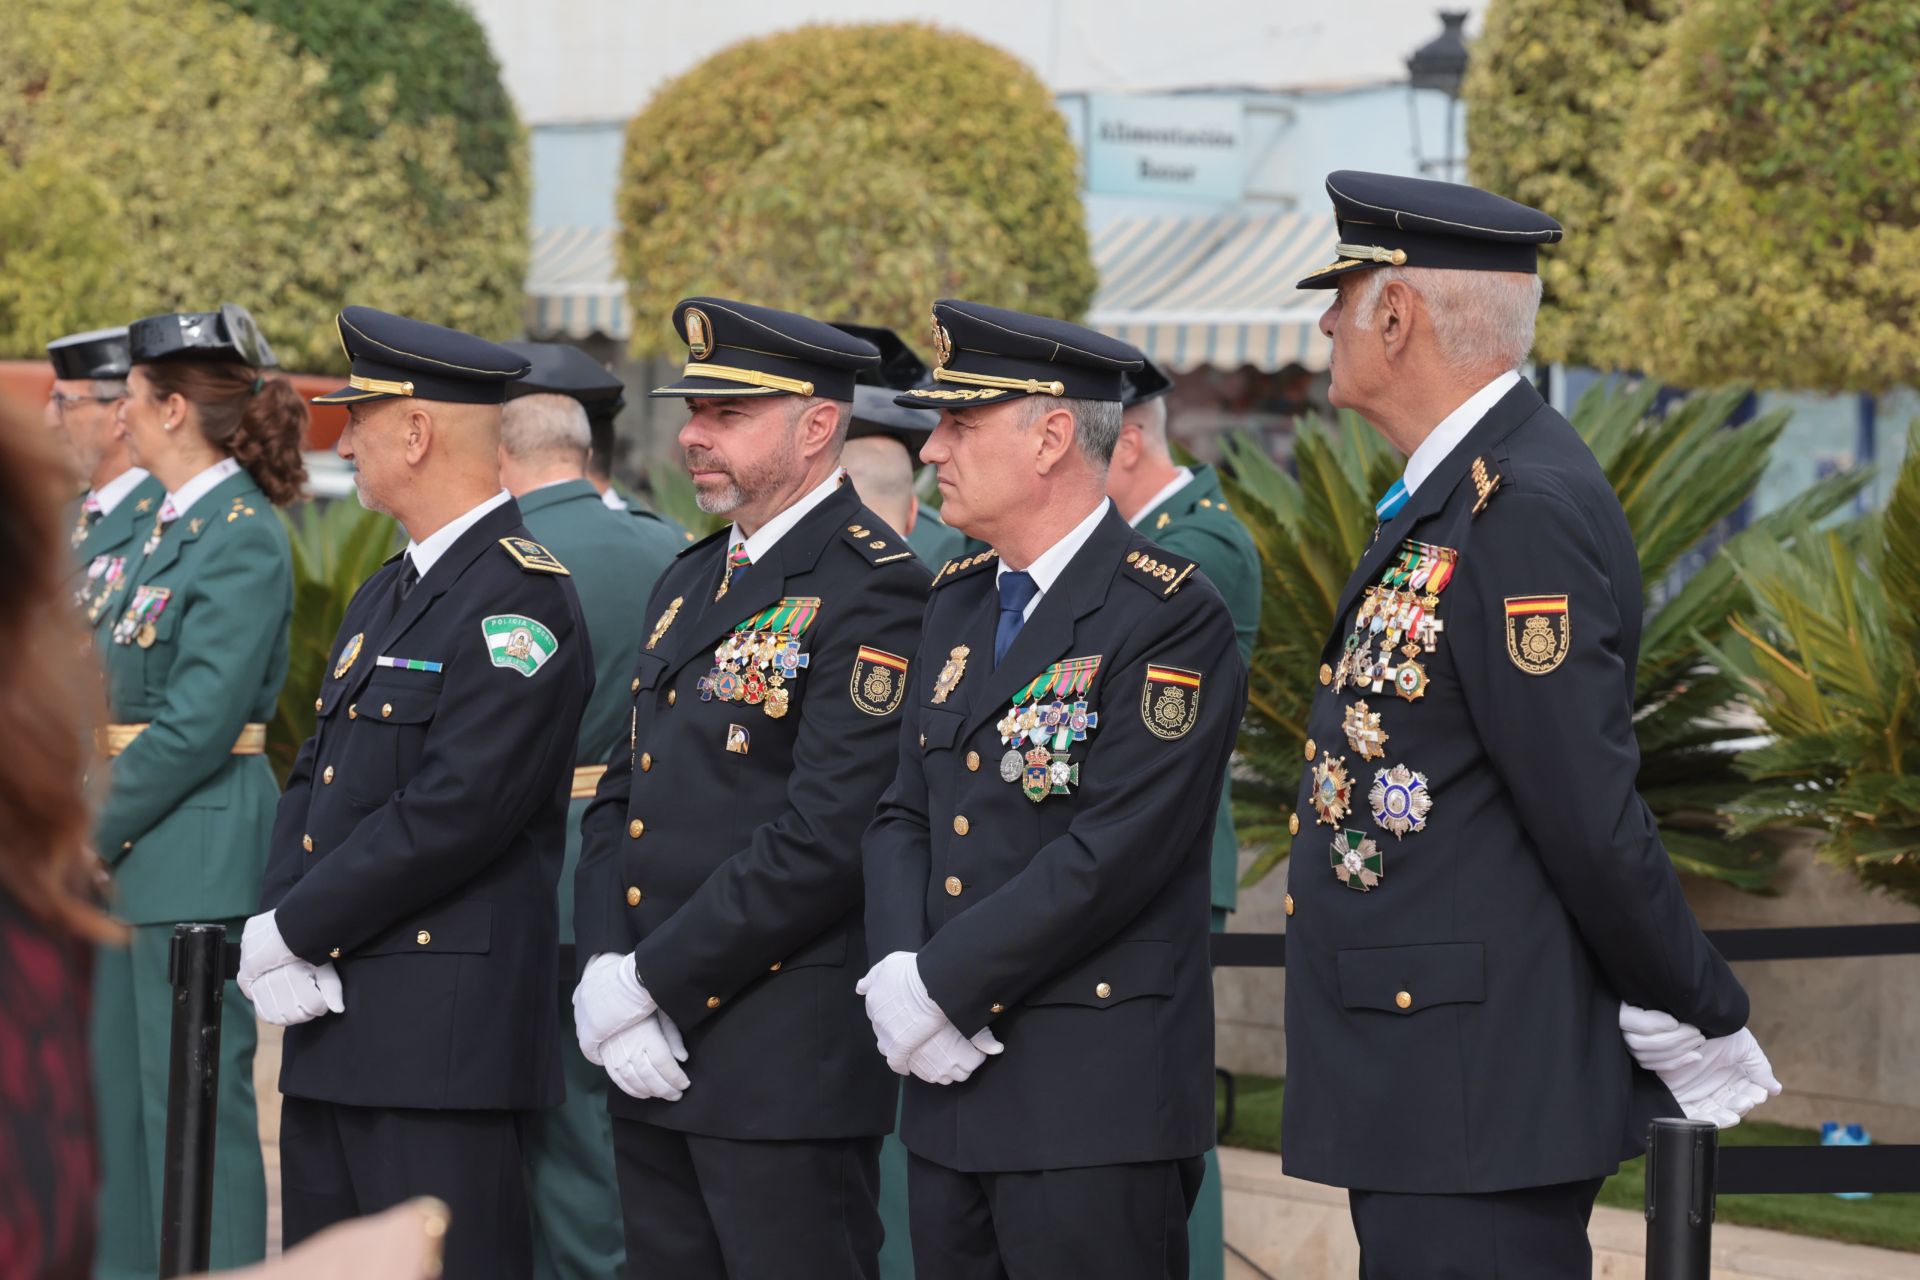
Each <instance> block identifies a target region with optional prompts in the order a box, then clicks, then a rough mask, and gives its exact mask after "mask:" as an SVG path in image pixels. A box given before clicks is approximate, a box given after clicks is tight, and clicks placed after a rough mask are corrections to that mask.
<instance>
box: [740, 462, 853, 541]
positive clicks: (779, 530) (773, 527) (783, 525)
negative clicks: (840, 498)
mask: <svg viewBox="0 0 1920 1280" xmlns="http://www.w3.org/2000/svg"><path fill="white" fill-rule="evenodd" d="M846 474H847V473H846V471H845V470H844V469H843V468H840V467H835V468H834V469H833V474H832V475H830V476H828V477H827V478H826V479H825V480H822V481H821V482H820V483H819V484H817V485H815V486H814V487H813V488H812V489H811V490H809V491H808V492H807V493H806V495H805V496H804V497H802V498H801V499H800V500H799V501H798V502H796V503H794V504H793V505H792V506H790V507H788V508H787V509H786V510H785V511H782V512H781V513H780V514H779V515H777V516H775V517H774V518H773V519H771V520H769V521H767V522H766V523H765V524H763V525H761V526H760V527H759V528H758V529H756V530H754V533H753V536H752V537H750V538H748V539H746V544H747V558H748V559H749V560H752V561H753V562H754V563H755V564H758V563H759V562H760V560H761V558H762V557H763V556H765V555H766V554H767V552H769V551H771V550H773V548H774V544H776V543H777V542H779V541H780V539H781V538H783V537H785V536H786V534H787V531H788V530H790V529H792V528H793V526H795V525H797V524H799V523H800V521H801V520H802V519H804V518H805V517H806V514H807V512H809V511H811V510H813V509H814V508H815V507H817V506H819V505H820V504H821V503H823V502H825V501H826V500H827V499H828V498H829V497H831V496H832V495H833V491H834V490H835V489H838V488H839V487H840V482H841V480H843V479H844V478H845V477H846ZM740 542H741V535H740V526H739V525H737V524H736V525H734V526H733V529H732V530H731V532H729V533H728V535H727V552H728V554H729V555H731V554H732V552H733V549H734V548H735V547H737V546H739V545H740Z"/></svg>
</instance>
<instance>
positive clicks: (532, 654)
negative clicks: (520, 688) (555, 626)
mask: <svg viewBox="0 0 1920 1280" xmlns="http://www.w3.org/2000/svg"><path fill="white" fill-rule="evenodd" d="M480 631H481V633H482V634H483V635H485V636H486V638H487V654H488V656H489V657H491V658H492V659H493V665H494V666H496V667H511V668H512V669H513V670H515V671H518V672H519V673H520V674H521V675H523V676H531V675H533V674H534V673H535V672H536V671H538V670H540V668H541V667H544V666H546V665H547V659H548V658H551V657H552V656H553V655H554V654H555V653H557V652H559V649H560V641H559V640H558V639H556V638H555V637H554V634H553V632H552V631H550V630H548V629H547V626H546V624H545V623H541V622H537V621H535V620H534V619H532V618H527V617H523V616H521V615H520V614H517V613H496V614H494V615H493V616H492V617H490V618H482V619H480Z"/></svg>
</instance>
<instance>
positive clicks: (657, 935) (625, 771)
mask: <svg viewBox="0 0 1920 1280" xmlns="http://www.w3.org/2000/svg"><path fill="white" fill-rule="evenodd" d="M673 324H674V327H675V329H676V330H677V331H678V332H679V334H680V336H681V337H682V338H683V339H684V340H685V341H686V343H687V354H688V360H687V364H686V367H685V369H684V370H683V371H682V372H681V375H680V376H679V377H677V378H675V379H674V380H673V382H672V383H670V384H669V385H667V386H665V387H661V388H659V389H657V390H655V391H654V393H653V394H654V395H656V396H660V397H663V398H665V397H670V398H676V399H683V400H684V401H685V402H686V405H687V409H688V418H687V423H686V425H685V426H684V427H682V428H681V431H680V437H679V439H680V444H681V446H682V448H683V449H684V450H685V451H686V461H687V466H688V469H689V470H690V471H691V473H692V476H693V481H694V486H695V489H696V491H697V493H698V495H699V500H700V503H701V506H702V508H703V509H704V510H706V511H709V512H712V513H714V514H723V515H728V516H731V517H732V523H731V524H730V525H729V526H728V527H726V528H724V529H722V530H720V531H719V532H717V533H715V534H714V535H712V536H710V537H708V538H707V539H705V540H704V541H702V542H699V543H696V544H694V545H693V546H692V547H690V548H688V549H687V550H686V551H684V552H683V553H681V555H680V556H679V558H678V559H676V560H675V561H674V562H673V565H672V566H671V567H670V568H669V569H668V570H667V572H666V574H665V575H664V576H663V577H662V578H661V579H660V582H659V584H658V585H657V586H655V588H654V591H653V597H652V599H651V600H650V601H649V602H648V606H647V616H648V625H647V628H646V631H645V634H644V635H643V636H642V637H641V643H640V644H639V645H638V646H637V648H636V649H635V651H634V652H633V654H632V659H633V661H632V663H631V665H630V667H629V671H630V676H629V678H628V680H627V682H626V683H625V684H624V685H623V686H622V688H623V689H625V690H626V691H627V697H628V699H629V701H628V710H627V732H626V735H625V737H624V739H623V740H622V742H621V744H620V748H619V750H617V751H616V752H615V753H614V756H613V759H612V760H611V762H610V763H609V766H608V769H607V774H606V777H605V778H603V779H602V780H601V783H600V790H599V794H598V795H596V796H595V797H594V800H593V803H592V805H591V806H589V808H588V810H587V816H586V819H585V821H584V823H583V826H582V851H581V857H580V874H579V885H578V888H577V890H576V894H575V899H574V903H575V911H576V920H575V932H576V935H577V937H578V949H579V952H580V954H581V955H582V956H583V957H586V958H587V962H586V966H585V973H584V975H583V977H582V979H581V983H580V988H579V990H578V992H577V993H576V994H575V997H574V1008H575V1015H576V1028H575V1029H576V1032H577V1034H578V1036H579V1040H580V1045H581V1048H582V1049H583V1050H584V1051H586V1052H587V1053H588V1054H589V1056H591V1057H593V1058H594V1059H595V1060H596V1061H599V1062H601V1063H602V1064H603V1065H604V1066H605V1067H606V1069H607V1072H608V1074H609V1076H610V1077H611V1078H612V1080H613V1081H614V1083H615V1084H616V1085H617V1086H618V1088H616V1089H614V1090H612V1091H611V1092H610V1093H609V1102H610V1105H611V1107H612V1113H613V1141H614V1151H615V1156H616V1159H617V1161H618V1164H619V1171H620V1194H621V1202H622V1209H623V1211H624V1215H625V1219H626V1236H627V1266H628V1269H629V1271H630V1272H631V1273H632V1274H633V1275H635V1276H673V1277H675V1278H676V1280H681V1278H684V1280H705V1278H709V1277H711V1278H715V1280H719V1278H722V1277H733V1278H734V1280H747V1278H748V1277H755V1278H757V1277H761V1276H780V1277H782V1278H783V1280H785V1278H788V1277H791V1278H792V1280H812V1278H815V1277H817V1278H818V1280H848V1278H849V1277H860V1278H863V1280H872V1278H873V1277H874V1276H875V1275H876V1273H877V1272H876V1266H877V1264H876V1256H877V1254H878V1252H879V1248H880V1222H879V1218H878V1215H877V1214H876V1212H875V1208H874V1202H875V1195H876V1186H875V1183H876V1162H877V1159H878V1155H879V1151H880V1140H881V1138H882V1136H884V1135H885V1134H886V1133H887V1132H888V1130H889V1129H891V1128H892V1127H893V1120H894V1102H895V1098H896V1096H897V1094H896V1089H895V1085H894V1080H893V1077H892V1076H891V1075H889V1074H888V1072H887V1069H886V1064H885V1063H883V1062H880V1061H879V1060H878V1059H877V1058H875V1057H874V1055H873V1053H872V1051H871V1049H870V1047H869V1045H868V1043H867V1041H866V1039H865V1037H864V1035H863V1034H862V1032H863V1029H864V1024H865V1019H864V1018H863V1016H862V1014H861V1008H860V999H859V997H858V996H857V995H855V994H854V989H853V985H854V982H855V980H856V979H857V978H858V976H859V974H860V973H861V972H862V971H863V970H864V969H865V967H866V954H867V947H866V937H865V931H864V929H863V928H862V923H861V878H860V833H861V831H862V830H864V829H865V827H866V824H867V822H868V820H869V819H871V818H872V816H873V807H874V803H875V802H876V801H877V800H878V799H879V797H880V792H881V789H882V788H883V787H884V786H885V785H886V782H887V778H888V775H889V772H890V769H891V764H892V761H893V757H894V751H895V741H896V738H897V736H898V733H899V726H900V714H899V713H900V705H901V699H902V697H903V696H904V693H905V689H906V683H907V678H908V672H909V670H910V668H911V664H912V662H913V656H914V652H915V650H916V648H917V647H918V641H919V631H920V610H921V608H922V606H923V604H924V602H925V599H926V586H927V571H926V569H925V568H924V567H923V566H922V565H921V564H920V562H919V560H918V558H917V557H915V556H914V554H913V552H912V551H911V550H909V549H908V548H907V547H906V546H905V545H904V544H903V543H902V540H901V538H900V536H899V535H898V534H897V533H896V532H895V531H894V530H893V529H890V528H888V527H887V526H886V525H885V524H884V523H882V522H881V521H880V520H879V519H878V518H877V517H876V516H875V514H874V513H873V511H872V510H870V509H869V508H868V507H866V506H865V505H864V504H863V503H862V502H861V501H860V497H859V495H858V494H857V493H856V492H855V490H854V488H853V486H851V485H849V484H847V483H845V473H844V472H843V471H842V470H841V468H840V465H839V459H840V451H841V445H842V443H843V440H844V436H845V432H846V430H847V419H848V417H849V402H850V401H851V400H852V399H853V395H854V377H855V374H856V372H857V371H858V370H860V369H863V368H868V367H871V366H872V365H874V364H875V363H877V362H878V360H879V353H878V352H877V351H876V350H875V349H874V347H873V345H872V344H871V343H868V342H865V341H863V340H861V339H859V338H855V337H853V336H851V335H849V334H846V333H843V332H841V331H840V330H838V329H836V328H834V327H833V326H831V325H828V324H823V323H821V322H819V321H817V320H812V319H809V318H808V317H806V316H799V315H794V314H792V313H791V312H785V311H776V310H774V309H772V308H769V307H760V306H754V305H751V304H748V303H740V302H733V301H729V300H727V299H724V298H688V299H685V300H684V301H682V302H681V303H680V304H679V305H678V306H676V307H675V308H674V312H673Z"/></svg>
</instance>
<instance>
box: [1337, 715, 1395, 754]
mask: <svg viewBox="0 0 1920 1280" xmlns="http://www.w3.org/2000/svg"><path fill="white" fill-rule="evenodd" d="M1340 730H1341V732H1343V733H1345V734H1346V735H1347V745H1348V746H1349V747H1352V748H1353V751H1354V754H1355V755H1357V756H1359V757H1360V758H1361V759H1362V760H1376V759H1378V758H1380V757H1381V756H1384V755H1386V754H1387V731H1386V730H1385V729H1382V728H1381V727H1380V713H1379V712H1378V711H1369V710H1367V704H1366V703H1365V702H1356V703H1354V704H1353V705H1352V706H1350V707H1348V708H1347V712H1346V716H1345V718H1344V719H1343V720H1342V721H1341V724H1340Z"/></svg>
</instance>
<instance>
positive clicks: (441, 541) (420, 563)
mask: <svg viewBox="0 0 1920 1280" xmlns="http://www.w3.org/2000/svg"><path fill="white" fill-rule="evenodd" d="M511 497H513V495H512V494H510V493H508V492H507V491H506V490H505V489H502V490H501V491H500V492H498V493H496V494H494V495H493V496H492V497H491V498H488V499H487V500H486V501H485V502H483V503H481V504H480V505H479V506H477V507H473V508H471V509H469V510H468V511H467V513H466V514H465V515H461V516H455V517H454V518H453V519H451V520H449V521H447V522H446V523H445V524H443V525H441V526H440V527H439V528H438V529H435V530H434V531H433V532H432V533H430V534H428V535H427V540H426V541H425V542H409V543H407V555H408V556H410V557H412V559H413V568H414V571H415V572H416V573H418V574H419V575H420V576H421V577H423V578H424V577H426V576H427V570H429V569H431V568H433V564H434V561H436V560H438V559H439V558H440V557H441V556H443V555H445V554H447V549H448V548H449V547H451V546H453V544H454V543H456V542H458V541H459V540H460V535H461V534H463V533H465V532H466V531H467V530H469V529H471V528H473V526H474V525H476V524H479V523H480V517H481V516H484V515H485V514H487V512H489V511H491V510H493V509H494V508H495V507H497V506H499V505H500V504H501V503H503V502H505V501H507V500H508V499H509V498H511Z"/></svg>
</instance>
